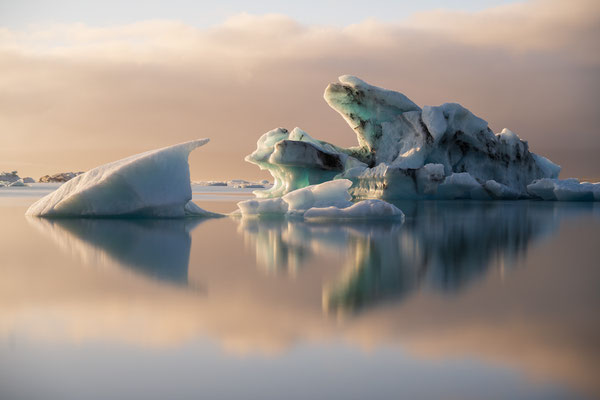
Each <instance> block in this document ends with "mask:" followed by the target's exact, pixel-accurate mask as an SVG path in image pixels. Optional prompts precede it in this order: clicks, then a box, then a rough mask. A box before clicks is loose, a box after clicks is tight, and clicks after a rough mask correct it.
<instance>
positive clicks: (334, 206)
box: [238, 179, 404, 220]
mask: <svg viewBox="0 0 600 400" xmlns="http://www.w3.org/2000/svg"><path fill="white" fill-rule="evenodd" d="M350 186H352V182H351V181H350V180H348V179H336V180H332V181H328V182H324V183H321V184H318V185H310V186H307V187H304V188H301V189H296V190H294V191H291V192H289V193H287V194H286V195H284V196H282V197H275V198H266V199H252V200H246V201H241V202H239V203H238V208H239V213H240V214H241V215H242V216H243V217H257V216H260V217H265V216H286V217H297V218H300V217H303V218H304V219H306V220H331V219H394V220H403V218H404V214H403V213H402V211H400V210H399V209H398V208H397V207H395V206H394V205H392V204H389V203H387V202H385V201H383V200H363V201H360V202H358V203H352V201H350V200H351V199H352V196H351V195H350V194H349V193H348V189H349V188H350Z"/></svg>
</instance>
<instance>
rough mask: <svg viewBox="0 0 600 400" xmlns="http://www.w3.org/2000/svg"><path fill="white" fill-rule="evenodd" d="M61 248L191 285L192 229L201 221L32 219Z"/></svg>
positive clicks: (93, 260)
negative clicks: (189, 275)
mask: <svg viewBox="0 0 600 400" xmlns="http://www.w3.org/2000/svg"><path fill="white" fill-rule="evenodd" d="M28 220H29V222H30V223H31V224H32V225H33V226H35V227H36V228H37V229H38V230H40V231H43V233H45V234H47V235H48V236H50V237H51V238H52V239H53V240H54V241H55V242H56V243H57V244H58V245H59V247H61V248H62V249H63V250H65V251H67V252H70V253H74V254H73V255H74V256H76V257H78V258H79V259H80V260H82V261H83V262H84V263H86V264H104V265H106V264H107V261H109V260H111V261H113V262H115V263H116V264H118V265H119V266H124V267H126V268H129V269H131V270H133V271H135V272H137V273H140V274H143V275H146V276H149V277H152V278H155V279H159V280H161V281H166V282H170V283H175V284H187V282H188V266H189V260H190V248H191V244H192V240H191V237H190V232H191V231H192V230H193V229H194V228H195V227H196V226H197V225H198V224H199V223H200V222H202V221H203V219H198V218H188V219H90V218H77V219H75V218H73V219H71V218H70V219H45V218H28Z"/></svg>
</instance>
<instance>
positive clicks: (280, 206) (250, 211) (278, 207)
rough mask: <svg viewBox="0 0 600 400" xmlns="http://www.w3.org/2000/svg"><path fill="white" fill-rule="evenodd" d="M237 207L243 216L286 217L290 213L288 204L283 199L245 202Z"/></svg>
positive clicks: (241, 202)
mask: <svg viewBox="0 0 600 400" xmlns="http://www.w3.org/2000/svg"><path fill="white" fill-rule="evenodd" d="M237 205H238V208H239V210H240V212H241V214H242V215H243V216H251V215H255V216H256V215H285V213H287V211H288V204H287V203H286V202H285V201H284V200H283V199H282V198H281V197H276V198H273V199H252V200H244V201H240V202H239V203H237Z"/></svg>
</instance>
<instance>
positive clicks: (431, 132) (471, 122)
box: [246, 75, 596, 200]
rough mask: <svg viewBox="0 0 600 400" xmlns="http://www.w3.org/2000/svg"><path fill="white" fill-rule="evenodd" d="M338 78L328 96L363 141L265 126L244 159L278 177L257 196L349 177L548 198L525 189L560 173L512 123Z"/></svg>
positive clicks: (407, 194) (561, 195)
mask: <svg viewBox="0 0 600 400" xmlns="http://www.w3.org/2000/svg"><path fill="white" fill-rule="evenodd" d="M339 81H340V82H339V83H332V84H330V85H329V86H328V87H327V89H326V90H325V94H324V97H325V100H326V101H327V103H328V104H329V105H330V106H331V107H332V108H333V109H334V110H336V111H337V112H338V113H339V114H340V115H341V116H342V117H343V118H344V120H346V122H347V123H348V124H349V125H350V127H351V128H352V129H353V130H354V132H355V134H356V136H357V139H358V146H356V147H350V148H342V147H339V146H335V145H333V144H330V143H327V142H323V141H320V140H317V139H314V138H312V137H311V136H310V135H309V134H308V133H306V132H304V131H303V130H301V129H299V128H295V129H293V130H292V131H291V132H289V131H288V130H287V129H285V128H277V129H273V130H271V131H269V132H267V133H265V134H264V135H262V136H261V137H260V139H259V140H258V142H257V148H256V150H255V151H254V152H253V153H252V154H250V155H248V156H247V157H246V160H247V161H249V162H251V163H254V164H256V165H258V166H259V167H260V168H261V169H266V170H268V171H269V172H270V173H271V175H272V176H273V177H274V179H275V182H274V184H273V186H272V187H271V188H269V189H267V190H264V191H256V192H255V194H256V195H257V197H277V196H282V195H285V194H286V193H289V192H292V191H294V190H297V189H300V188H303V187H306V186H309V185H315V184H319V183H322V182H326V181H330V180H333V179H340V178H343V179H349V180H350V181H352V186H351V187H350V189H349V192H350V194H351V195H352V196H353V197H354V198H380V199H521V198H523V199H525V198H539V197H543V196H538V195H536V194H534V193H533V191H532V190H529V188H528V185H531V184H532V183H533V182H534V181H537V180H540V179H551V180H556V179H558V175H559V172H560V167H559V166H558V165H556V164H554V163H553V162H552V161H550V160H548V159H547V158H545V157H542V156H540V155H537V154H534V153H532V152H530V151H529V146H528V144H527V142H526V141H523V140H521V139H520V138H519V136H518V135H517V134H516V133H514V132H513V131H511V130H509V129H503V130H502V131H501V132H500V133H496V134H494V133H493V132H492V131H491V130H490V128H489V127H488V124H487V122H486V121H484V120H483V119H481V118H479V117H477V116H475V115H473V114H472V113H471V112H470V111H469V110H467V109H466V108H464V107H463V106H461V105H460V104H456V103H445V104H442V105H441V106H424V107H423V108H420V107H419V106H418V105H417V104H415V103H414V102H412V101H411V100H410V99H408V98H407V97H406V96H405V95H403V94H401V93H398V92H395V91H391V90H386V89H382V88H378V87H376V86H372V85H369V84H368V83H366V82H364V81H362V80H360V79H359V78H356V77H353V76H347V75H346V76H342V77H340V78H339ZM582 185H584V184H582ZM559 186H561V187H564V186H565V185H564V184H560V185H559ZM534 190H535V189H534ZM574 190H576V191H577V193H578V194H575V193H574V192H573V191H574ZM586 190H589V188H588V187H587V186H585V185H584V187H579V188H578V189H574V187H571V186H570V187H569V188H568V189H564V190H563V189H558V191H557V193H556V194H554V189H553V194H552V196H550V198H551V199H558V200H567V199H569V200H572V199H576V198H586V199H590V198H596V197H594V196H592V197H590V195H589V194H588V195H583V194H581V192H582V191H586ZM566 192H569V194H566Z"/></svg>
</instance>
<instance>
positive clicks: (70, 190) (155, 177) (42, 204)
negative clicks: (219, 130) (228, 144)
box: [26, 139, 219, 218]
mask: <svg viewBox="0 0 600 400" xmlns="http://www.w3.org/2000/svg"><path fill="white" fill-rule="evenodd" d="M208 140H209V139H197V140H192V141H189V142H185V143H180V144H177V145H174V146H169V147H165V148H162V149H157V150H151V151H147V152H145V153H141V154H136V155H133V156H130V157H127V158H124V159H122V160H119V161H114V162H111V163H108V164H105V165H101V166H99V167H96V168H94V169H92V170H89V171H88V172H86V173H84V174H81V175H79V176H77V177H75V178H73V179H71V180H70V181H68V182H66V183H65V184H64V185H62V186H61V187H60V188H58V189H57V190H56V191H54V192H52V193H50V194H49V195H47V196H45V197H43V198H41V199H40V200H38V201H37V202H35V203H34V204H33V205H32V206H31V207H29V209H28V210H27V212H26V215H31V216H38V217H129V216H132V217H163V218H176V217H184V216H188V215H193V216H201V217H216V216H219V214H214V213H211V212H208V211H204V210H203V209H201V208H200V207H198V206H197V205H196V204H194V203H193V202H191V199H192V189H191V185H190V169H189V164H188V156H189V154H190V152H191V151H192V150H194V149H196V148H197V147H200V146H202V145H204V144H206V143H208Z"/></svg>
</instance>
